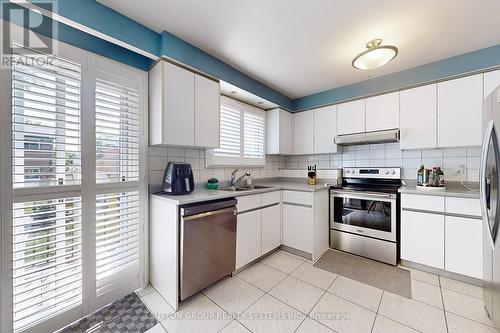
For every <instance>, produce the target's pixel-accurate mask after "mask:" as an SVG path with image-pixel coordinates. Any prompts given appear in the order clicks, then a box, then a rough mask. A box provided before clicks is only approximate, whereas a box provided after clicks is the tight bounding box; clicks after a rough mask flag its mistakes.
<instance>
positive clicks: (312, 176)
mask: <svg viewBox="0 0 500 333" xmlns="http://www.w3.org/2000/svg"><path fill="white" fill-rule="evenodd" d="M307 183H308V184H309V185H316V164H315V165H314V166H312V165H309V166H308V167H307Z"/></svg>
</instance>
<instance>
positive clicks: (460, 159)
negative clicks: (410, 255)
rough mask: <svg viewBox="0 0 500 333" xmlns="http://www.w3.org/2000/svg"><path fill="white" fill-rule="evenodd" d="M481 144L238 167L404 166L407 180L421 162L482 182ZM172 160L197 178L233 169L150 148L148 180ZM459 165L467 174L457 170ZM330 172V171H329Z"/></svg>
mask: <svg viewBox="0 0 500 333" xmlns="http://www.w3.org/2000/svg"><path fill="white" fill-rule="evenodd" d="M480 156H481V147H470V148H443V149H423V150H401V149H399V143H386V144H370V145H357V146H346V147H343V152H341V153H337V154H321V155H293V156H274V155H267V156H266V166H265V167H263V168H246V167H241V168H239V169H240V170H241V171H247V170H248V171H250V172H251V174H252V177H253V178H270V177H306V175H307V172H306V170H307V165H309V164H316V165H317V168H318V170H321V172H318V176H320V177H321V178H323V177H325V178H330V177H327V174H323V175H322V173H323V172H324V171H323V170H325V171H326V172H327V170H330V169H338V168H348V167H401V168H402V177H403V178H404V179H415V177H416V173H417V169H418V168H419V167H420V164H424V165H425V167H426V168H431V167H433V166H441V168H442V169H443V172H444V173H445V178H446V179H447V180H459V179H461V180H466V181H473V182H477V181H479V164H480ZM169 161H178V162H187V163H190V164H191V166H192V168H193V173H194V177H195V181H196V182H198V181H206V180H207V179H208V178H210V177H217V178H218V179H219V180H221V181H224V180H229V179H230V177H231V172H232V171H233V170H234V168H231V167H230V168H206V167H205V150H204V149H190V148H176V147H149V183H150V184H160V183H161V180H162V177H163V172H164V170H165V166H166V165H167V163H168V162H169ZM460 164H463V165H464V174H463V175H462V176H461V175H460V174H458V173H457V170H458V167H459V165H460ZM328 175H329V174H328Z"/></svg>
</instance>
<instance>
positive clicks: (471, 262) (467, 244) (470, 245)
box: [445, 216, 483, 279]
mask: <svg viewBox="0 0 500 333" xmlns="http://www.w3.org/2000/svg"><path fill="white" fill-rule="evenodd" d="M445 221H446V224H445V239H446V242H445V244H446V247H445V254H446V258H445V269H446V270H447V271H450V272H454V273H458V274H463V275H467V276H471V277H474V278H477V279H482V278H483V229H482V220H475V219H467V218H461V217H451V216H446V217H445Z"/></svg>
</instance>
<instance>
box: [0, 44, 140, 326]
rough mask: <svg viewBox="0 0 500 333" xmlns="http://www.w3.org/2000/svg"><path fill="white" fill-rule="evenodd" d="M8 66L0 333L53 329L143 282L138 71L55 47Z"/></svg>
mask: <svg viewBox="0 0 500 333" xmlns="http://www.w3.org/2000/svg"><path fill="white" fill-rule="evenodd" d="M42 38H43V37H42ZM30 52H31V53H32V51H30ZM26 54H28V53H24V52H22V53H19V54H16V55H14V57H17V58H22V57H28V56H29V55H26ZM21 60H22V59H21ZM14 63H15V65H14V66H13V67H12V68H11V69H9V70H2V72H1V76H0V80H1V83H2V87H5V88H6V89H5V90H8V91H9V93H8V94H9V95H10V96H8V98H2V99H1V101H0V103H2V105H0V107H1V109H2V110H8V109H10V110H11V112H10V113H9V112H4V113H2V114H1V115H0V124H2V131H1V132H2V134H1V140H2V141H1V146H2V149H1V151H0V153H1V165H0V167H1V170H2V173H3V172H4V170H8V171H9V172H7V173H9V177H8V178H7V177H6V176H5V174H4V175H1V176H2V177H3V178H2V179H1V180H2V184H7V185H8V188H7V190H6V189H3V192H2V201H3V205H4V206H3V207H2V216H1V217H2V227H3V229H2V239H1V245H2V249H1V250H2V251H1V253H2V257H3V258H2V262H3V263H4V264H3V266H2V267H1V268H2V295H1V296H2V297H1V301H2V312H3V313H2V316H3V317H2V318H1V319H2V320H1V321H0V331H2V332H4V331H5V332H10V331H13V332H42V331H54V330H57V329H58V328H60V327H62V326H65V325H67V324H69V323H71V322H73V321H74V320H77V319H79V318H81V317H83V316H85V315H87V314H88V313H90V312H92V311H95V310H97V309H98V308H100V307H102V306H104V305H106V304H108V303H110V302H112V301H114V300H116V299H119V298H120V297H123V296H125V295H126V294H128V293H130V292H133V291H134V290H136V289H138V288H140V287H142V286H143V285H144V282H145V281H146V279H147V277H146V276H145V272H146V269H145V262H146V260H145V258H146V251H145V248H146V247H145V246H146V245H145V244H146V243H145V238H144V237H145V235H146V233H145V231H144V228H145V225H146V224H145V223H144V222H145V221H146V217H147V215H146V214H147V212H146V211H145V210H146V207H147V202H146V200H147V195H146V193H147V183H146V182H145V180H146V179H147V175H146V171H145V170H147V165H145V163H146V162H145V161H147V158H146V153H147V152H146V150H147V135H146V133H147V132H146V129H147V127H146V125H147V123H146V121H147V112H146V98H147V73H145V72H143V71H140V70H137V69H134V68H131V67H128V66H126V65H122V64H119V63H116V62H113V61H111V60H108V59H105V58H102V57H100V56H96V55H94V54H91V53H88V52H86V51H83V50H80V49H77V48H74V47H71V46H69V45H66V44H63V43H58V54H57V57H56V58H55V60H54V62H52V63H50V65H43V66H40V65H33V64H31V63H30V62H28V61H25V62H24V63H21V62H14ZM9 85H10V89H9ZM3 93H4V95H2V97H5V96H6V95H7V93H5V91H4V92H3ZM9 127H10V128H9ZM5 131H8V133H7V132H5ZM9 187H10V189H9ZM6 202H7V204H6ZM9 206H10V208H7V209H3V208H6V207H9ZM4 272H6V273H4ZM9 314H10V315H9Z"/></svg>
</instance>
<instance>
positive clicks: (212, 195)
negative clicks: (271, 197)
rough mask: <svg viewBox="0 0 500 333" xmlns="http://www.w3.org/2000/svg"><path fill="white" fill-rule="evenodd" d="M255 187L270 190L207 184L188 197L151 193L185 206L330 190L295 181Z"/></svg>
mask: <svg viewBox="0 0 500 333" xmlns="http://www.w3.org/2000/svg"><path fill="white" fill-rule="evenodd" d="M254 185H262V186H269V188H263V189H255V190H248V191H225V190H221V189H218V190H209V189H207V188H206V187H205V184H197V186H196V187H195V190H194V191H193V192H192V193H190V194H188V195H167V194H155V193H151V195H154V196H155V197H157V198H162V199H164V200H168V201H170V202H171V203H174V204H178V205H185V204H190V203H195V202H202V201H209V200H217V199H224V198H233V197H239V196H244V195H252V194H258V193H265V192H273V191H281V190H290V191H302V192H316V191H325V190H328V189H329V188H330V186H329V185H328V186H325V183H318V184H317V185H308V184H307V183H306V182H304V181H301V182H295V181H270V182H266V181H259V182H258V183H255V184H254Z"/></svg>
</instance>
